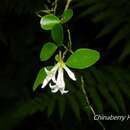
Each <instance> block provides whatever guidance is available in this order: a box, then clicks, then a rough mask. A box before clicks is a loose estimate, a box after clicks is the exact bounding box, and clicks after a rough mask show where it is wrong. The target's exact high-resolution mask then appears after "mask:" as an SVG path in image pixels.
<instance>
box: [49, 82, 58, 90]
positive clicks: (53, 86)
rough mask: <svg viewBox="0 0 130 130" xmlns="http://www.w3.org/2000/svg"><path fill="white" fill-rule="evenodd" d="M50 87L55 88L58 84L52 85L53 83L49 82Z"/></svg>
mask: <svg viewBox="0 0 130 130" xmlns="http://www.w3.org/2000/svg"><path fill="white" fill-rule="evenodd" d="M49 87H50V88H51V89H54V88H56V87H57V86H56V84H55V85H52V84H51V83H49Z"/></svg>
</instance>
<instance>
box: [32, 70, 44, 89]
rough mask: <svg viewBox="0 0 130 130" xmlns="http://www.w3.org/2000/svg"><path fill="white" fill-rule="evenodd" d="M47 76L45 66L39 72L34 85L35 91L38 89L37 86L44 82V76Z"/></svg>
mask: <svg viewBox="0 0 130 130" xmlns="http://www.w3.org/2000/svg"><path fill="white" fill-rule="evenodd" d="M45 77H46V72H45V70H44V68H42V69H41V70H40V71H39V72H38V75H37V77H36V80H35V82H34V85H33V91H35V90H36V89H37V87H38V86H39V85H40V84H42V82H43V80H44V78H45Z"/></svg>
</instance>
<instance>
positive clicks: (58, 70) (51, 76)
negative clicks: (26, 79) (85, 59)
mask: <svg viewBox="0 0 130 130" xmlns="http://www.w3.org/2000/svg"><path fill="white" fill-rule="evenodd" d="M64 69H65V71H66V72H67V74H68V75H69V77H70V78H71V79H72V80H76V78H75V75H74V73H73V72H72V71H71V70H70V69H69V68H68V67H67V66H66V65H65V63H63V61H60V62H58V63H57V64H56V65H55V66H54V67H53V68H52V69H51V70H50V71H48V70H47V69H46V68H45V72H46V74H47V76H46V78H45V79H44V81H43V84H42V88H44V87H45V86H46V85H47V84H48V83H49V82H50V81H52V82H50V83H49V87H50V88H51V92H52V93H56V92H58V90H59V91H60V92H61V94H64V93H67V92H68V90H65V81H64V72H63V71H64ZM56 74H57V76H56ZM52 83H53V84H52Z"/></svg>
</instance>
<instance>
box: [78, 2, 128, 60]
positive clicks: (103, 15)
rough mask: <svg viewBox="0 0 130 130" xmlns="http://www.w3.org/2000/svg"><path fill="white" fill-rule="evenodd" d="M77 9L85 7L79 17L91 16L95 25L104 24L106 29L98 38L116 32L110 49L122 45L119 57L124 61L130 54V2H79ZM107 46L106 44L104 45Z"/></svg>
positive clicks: (109, 46)
mask: <svg viewBox="0 0 130 130" xmlns="http://www.w3.org/2000/svg"><path fill="white" fill-rule="evenodd" d="M77 7H83V8H84V10H83V11H82V13H80V14H79V17H85V16H87V15H89V16H91V19H92V21H93V22H95V23H99V22H100V23H103V24H104V28H103V29H102V30H101V32H99V34H98V35H97V38H99V37H102V36H104V35H107V34H109V33H111V32H112V31H115V30H117V31H116V33H115V34H114V35H113V37H112V39H111V42H110V44H109V45H108V48H113V47H114V46H115V45H117V44H119V43H120V42H121V44H122V45H123V47H124V49H123V50H122V54H121V56H120V57H119V61H122V60H124V59H125V58H126V56H128V55H129V54H130V49H126V48H130V47H129V46H130V42H129V41H130V37H129V36H130V20H129V19H130V9H129V8H130V1H129V0H120V1H117V0H82V1H80V0H77V5H76V8H77ZM104 44H105V43H104Z"/></svg>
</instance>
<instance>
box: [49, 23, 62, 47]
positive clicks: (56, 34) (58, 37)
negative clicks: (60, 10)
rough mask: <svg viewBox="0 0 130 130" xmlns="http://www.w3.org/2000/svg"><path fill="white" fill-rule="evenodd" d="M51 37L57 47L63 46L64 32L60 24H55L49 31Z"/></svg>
mask: <svg viewBox="0 0 130 130" xmlns="http://www.w3.org/2000/svg"><path fill="white" fill-rule="evenodd" d="M51 36H52V38H53V40H54V41H55V42H56V43H57V45H58V46H61V45H62V44H63V40H64V32H63V27H62V25H61V24H56V25H55V26H54V27H53V28H52V30H51Z"/></svg>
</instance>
